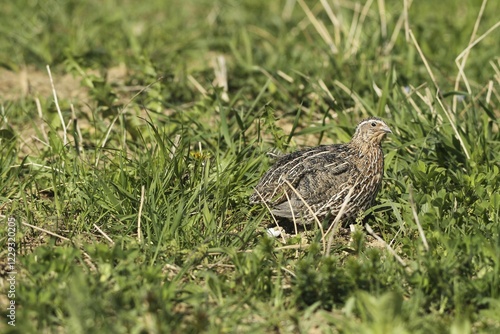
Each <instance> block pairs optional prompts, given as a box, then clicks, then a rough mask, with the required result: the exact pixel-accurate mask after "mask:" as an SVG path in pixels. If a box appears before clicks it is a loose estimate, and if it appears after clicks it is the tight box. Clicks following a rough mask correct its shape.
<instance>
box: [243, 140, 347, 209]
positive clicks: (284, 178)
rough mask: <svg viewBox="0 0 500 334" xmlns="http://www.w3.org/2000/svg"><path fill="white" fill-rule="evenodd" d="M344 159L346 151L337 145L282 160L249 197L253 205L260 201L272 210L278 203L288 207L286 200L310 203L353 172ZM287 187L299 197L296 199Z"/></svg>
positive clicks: (289, 156) (287, 156)
mask: <svg viewBox="0 0 500 334" xmlns="http://www.w3.org/2000/svg"><path fill="white" fill-rule="evenodd" d="M346 156H348V154H347V152H346V148H345V146H341V145H335V146H320V147H316V148H313V149H308V150H305V151H299V152H295V153H292V154H289V155H286V156H283V157H282V158H280V159H279V160H278V161H277V162H276V163H275V164H274V165H273V166H272V167H271V169H270V170H269V171H268V172H267V173H266V174H265V175H264V176H263V177H262V179H261V181H260V182H259V184H258V185H257V187H256V193H254V195H253V196H252V197H253V198H254V199H257V201H259V198H260V197H261V199H264V200H265V201H266V202H269V203H271V204H272V205H273V206H274V207H275V208H277V206H279V205H280V204H281V203H285V204H286V205H287V206H288V207H289V203H288V200H290V201H302V199H300V197H302V198H303V199H304V200H305V201H309V200H314V197H315V196H316V197H317V196H318V194H321V193H324V194H326V193H327V192H328V193H330V192H331V191H332V188H334V189H335V188H338V187H339V186H340V185H341V184H342V183H343V182H345V179H346V177H347V176H346V174H348V171H350V170H352V169H353V168H355V166H353V164H352V163H350V162H349V161H348V160H347V159H346V158H345V157H346ZM290 185H291V186H292V187H293V188H295V189H296V190H297V191H298V192H299V193H300V194H301V196H300V197H298V196H297V195H296V194H295V192H294V191H293V190H292V189H290ZM334 189H333V190H334ZM257 192H258V193H259V194H257ZM285 192H286V194H285ZM315 194H316V195H315ZM287 195H288V199H287ZM317 199H318V200H321V199H320V198H317ZM302 202H303V201H302ZM292 205H293V203H292ZM283 209H286V208H285V207H284V208H283ZM288 210H289V208H288Z"/></svg>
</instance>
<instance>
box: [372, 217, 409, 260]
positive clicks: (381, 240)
mask: <svg viewBox="0 0 500 334" xmlns="http://www.w3.org/2000/svg"><path fill="white" fill-rule="evenodd" d="M365 228H366V231H367V232H368V233H369V234H370V235H371V236H372V237H374V238H375V239H377V241H379V242H380V243H382V244H383V245H385V248H387V250H388V251H389V252H390V253H391V254H392V255H393V256H394V258H395V259H396V260H397V261H398V262H399V263H400V264H401V265H402V266H403V267H405V268H407V269H408V267H407V265H406V262H405V261H404V260H403V259H402V258H401V256H399V255H398V253H396V251H395V250H394V249H393V248H392V247H391V246H390V245H389V244H388V243H387V242H385V241H384V239H382V238H381V237H379V236H378V235H377V234H376V233H375V232H374V231H373V229H372V227H371V226H370V225H369V224H366V225H365Z"/></svg>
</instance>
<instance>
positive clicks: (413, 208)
mask: <svg viewBox="0 0 500 334" xmlns="http://www.w3.org/2000/svg"><path fill="white" fill-rule="evenodd" d="M408 191H409V192H410V205H411V211H412V212H413V218H415V223H416V224H417V228H418V233H419V234H420V238H421V239H422V243H423V244H424V248H425V250H426V251H427V252H428V251H429V244H428V243H427V238H426V237H425V233H424V229H423V228H422V225H421V224H420V220H419V219H418V214H417V207H416V205H415V201H414V199H413V187H412V186H411V185H410V186H408Z"/></svg>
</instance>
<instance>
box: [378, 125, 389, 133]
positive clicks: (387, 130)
mask: <svg viewBox="0 0 500 334" xmlns="http://www.w3.org/2000/svg"><path fill="white" fill-rule="evenodd" d="M380 130H382V131H384V132H385V133H392V131H391V129H389V127H388V126H387V125H384V126H383V127H381V128H380Z"/></svg>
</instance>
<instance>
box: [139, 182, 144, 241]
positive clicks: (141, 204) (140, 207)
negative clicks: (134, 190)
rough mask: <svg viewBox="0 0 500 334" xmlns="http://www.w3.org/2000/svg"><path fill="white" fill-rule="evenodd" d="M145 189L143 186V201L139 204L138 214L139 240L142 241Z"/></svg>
mask: <svg viewBox="0 0 500 334" xmlns="http://www.w3.org/2000/svg"><path fill="white" fill-rule="evenodd" d="M144 191H145V187H144V186H142V187H141V202H140V204H139V213H138V214H137V241H138V242H139V243H141V242H142V239H143V238H142V230H141V217H142V207H143V205H144Z"/></svg>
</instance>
